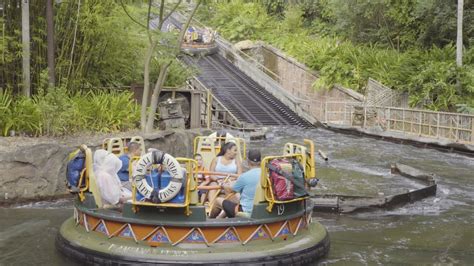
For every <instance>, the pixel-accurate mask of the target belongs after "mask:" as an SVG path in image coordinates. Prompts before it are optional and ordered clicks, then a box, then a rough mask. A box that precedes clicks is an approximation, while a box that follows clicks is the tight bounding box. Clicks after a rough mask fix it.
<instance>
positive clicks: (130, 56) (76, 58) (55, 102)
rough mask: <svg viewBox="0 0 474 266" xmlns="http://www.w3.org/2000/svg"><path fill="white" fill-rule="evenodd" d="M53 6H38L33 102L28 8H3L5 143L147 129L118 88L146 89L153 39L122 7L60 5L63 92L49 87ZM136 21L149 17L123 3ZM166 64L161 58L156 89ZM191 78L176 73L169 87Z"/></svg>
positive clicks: (15, 4) (85, 0) (0, 74)
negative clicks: (25, 59) (25, 48)
mask: <svg viewBox="0 0 474 266" xmlns="http://www.w3.org/2000/svg"><path fill="white" fill-rule="evenodd" d="M45 2H46V1H30V36H31V88H32V95H33V97H32V98H25V97H22V96H20V95H19V94H20V92H21V89H22V86H23V84H22V50H21V49H22V47H21V1H16V0H5V1H3V7H4V12H3V13H0V14H1V15H2V17H0V24H1V25H0V38H1V40H0V97H1V99H0V133H1V134H0V135H8V134H9V131H10V130H15V131H17V132H22V133H25V134H27V135H35V136H37V135H64V134H70V133H76V132H82V131H90V132H97V131H98V132H113V131H118V130H127V129H132V128H133V129H134V128H137V127H138V126H139V123H138V122H139V113H137V110H138V109H139V106H138V105H137V104H136V102H135V101H134V100H132V97H133V96H132V95H131V93H129V92H124V91H118V90H117V89H116V88H119V87H124V86H129V85H130V84H132V83H141V82H143V64H144V59H145V53H146V48H147V44H148V35H147V33H146V30H145V29H143V28H142V27H140V26H139V25H136V24H135V23H133V22H131V21H130V20H129V18H128V17H127V16H126V14H125V12H124V9H123V8H122V6H121V4H120V2H119V1H115V0H70V1H53V3H54V6H53V7H54V25H55V34H54V35H55V63H56V67H55V70H56V71H55V72H56V86H55V87H50V86H49V85H48V81H47V73H48V69H47V59H46V54H47V38H46V35H47V32H46V18H45V16H46V7H45ZM123 3H124V4H125V5H126V7H127V10H128V12H129V13H130V14H132V15H133V16H135V17H146V14H147V10H148V5H147V4H146V3H144V2H143V1H133V0H123ZM162 64H163V60H162V59H160V57H159V54H158V53H156V54H153V56H152V60H151V67H150V72H151V74H150V76H151V78H150V82H151V83H154V82H156V80H157V78H158V74H157V73H158V72H159V70H160V66H161V65H162ZM190 74H191V72H190V71H189V70H188V69H186V68H184V67H183V66H181V65H180V64H173V65H172V66H171V67H170V68H169V72H168V75H167V76H166V80H165V82H164V84H165V85H166V86H180V85H182V84H184V82H185V80H186V78H187V77H188V76H189V75H190Z"/></svg>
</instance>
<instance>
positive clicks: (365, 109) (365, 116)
mask: <svg viewBox="0 0 474 266" xmlns="http://www.w3.org/2000/svg"><path fill="white" fill-rule="evenodd" d="M366 123H367V105H364V126H363V128H365V126H366Z"/></svg>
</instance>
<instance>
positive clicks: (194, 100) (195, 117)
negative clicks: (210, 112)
mask: <svg viewBox="0 0 474 266" xmlns="http://www.w3.org/2000/svg"><path fill="white" fill-rule="evenodd" d="M190 93H191V108H190V110H191V113H190V116H191V117H190V120H191V121H190V123H189V127H190V128H200V127H201V93H200V92H197V91H191V92H190Z"/></svg>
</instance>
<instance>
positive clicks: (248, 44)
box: [234, 40, 258, 50]
mask: <svg viewBox="0 0 474 266" xmlns="http://www.w3.org/2000/svg"><path fill="white" fill-rule="evenodd" d="M257 46H258V45H257V44H256V43H254V42H253V41H251V40H245V41H240V42H238V43H236V44H234V47H235V48H236V49H238V50H248V49H252V48H254V47H257Z"/></svg>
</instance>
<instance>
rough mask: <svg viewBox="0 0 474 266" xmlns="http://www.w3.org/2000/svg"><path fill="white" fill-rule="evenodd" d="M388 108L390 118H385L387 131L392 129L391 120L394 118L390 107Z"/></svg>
mask: <svg viewBox="0 0 474 266" xmlns="http://www.w3.org/2000/svg"><path fill="white" fill-rule="evenodd" d="M387 109H388V119H385V121H386V122H387V131H389V130H390V120H391V119H392V118H391V117H390V107H389V108H387Z"/></svg>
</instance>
